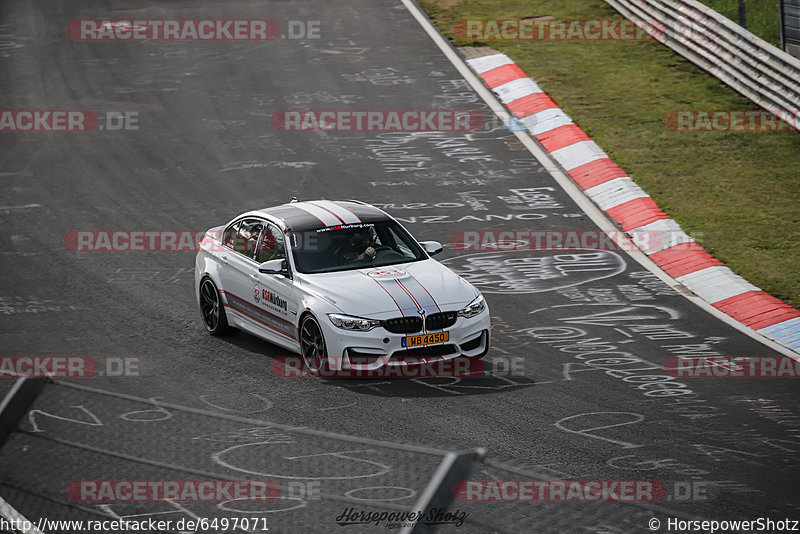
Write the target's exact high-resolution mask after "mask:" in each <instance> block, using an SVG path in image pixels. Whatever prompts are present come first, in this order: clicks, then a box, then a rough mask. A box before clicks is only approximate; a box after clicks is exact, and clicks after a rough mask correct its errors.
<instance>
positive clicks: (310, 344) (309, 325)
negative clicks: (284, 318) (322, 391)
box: [300, 314, 329, 373]
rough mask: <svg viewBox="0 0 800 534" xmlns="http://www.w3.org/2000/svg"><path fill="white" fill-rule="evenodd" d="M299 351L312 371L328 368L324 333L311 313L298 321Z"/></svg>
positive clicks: (317, 371) (316, 371)
mask: <svg viewBox="0 0 800 534" xmlns="http://www.w3.org/2000/svg"><path fill="white" fill-rule="evenodd" d="M300 351H301V352H302V354H303V361H304V362H305V364H306V367H307V368H308V370H309V371H311V372H312V373H319V372H320V371H325V370H327V369H329V366H328V349H327V347H326V346H325V335H324V334H323V333H322V328H321V327H320V326H319V323H318V322H317V320H316V319H315V318H314V316H313V315H311V314H308V315H306V316H305V317H303V320H302V322H301V323H300Z"/></svg>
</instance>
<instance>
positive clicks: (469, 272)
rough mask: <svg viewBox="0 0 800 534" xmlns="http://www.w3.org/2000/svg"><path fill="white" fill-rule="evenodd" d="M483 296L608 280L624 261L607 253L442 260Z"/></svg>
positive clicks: (492, 254)
mask: <svg viewBox="0 0 800 534" xmlns="http://www.w3.org/2000/svg"><path fill="white" fill-rule="evenodd" d="M442 263H443V264H445V265H447V266H448V267H449V268H450V269H452V270H453V271H455V272H456V273H458V274H459V275H461V276H462V277H464V278H466V279H467V280H468V281H469V282H470V283H471V284H473V285H474V286H476V287H477V288H478V289H480V290H481V291H482V292H484V293H512V294H515V293H541V292H544V291H554V290H557V289H563V288H565V287H572V286H577V285H580V284H585V283H587V282H591V281H594V280H600V279H603V278H609V277H611V276H615V275H617V274H619V273H621V272H623V271H624V270H625V266H626V265H625V260H623V259H622V257H621V256H620V255H619V254H616V253H614V252H608V251H596V250H592V251H589V250H586V251H580V250H579V251H572V252H570V253H567V254H554V253H553V252H552V251H549V252H548V251H539V252H531V253H527V254H520V253H495V252H488V253H478V254H466V255H463V256H458V257H456V258H449V259H446V260H442Z"/></svg>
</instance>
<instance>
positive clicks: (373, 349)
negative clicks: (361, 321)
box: [319, 306, 491, 371]
mask: <svg viewBox="0 0 800 534" xmlns="http://www.w3.org/2000/svg"><path fill="white" fill-rule="evenodd" d="M319 319H320V325H321V326H322V329H323V333H324V335H325V343H326V345H327V349H328V350H327V352H328V362H329V365H330V367H331V368H332V369H334V370H355V371H370V370H374V369H379V368H381V367H386V366H388V367H391V366H401V367H406V366H410V365H418V364H424V363H430V362H436V361H444V360H451V359H453V358H458V357H459V356H468V357H477V356H483V355H484V354H486V352H487V351H488V350H489V345H490V334H489V332H490V327H491V322H490V318H489V308H488V306H487V308H486V309H485V310H484V311H483V312H482V313H481V314H479V315H477V316H475V317H471V318H469V319H466V318H464V317H459V318H458V319H457V320H456V322H455V324H454V325H452V326H450V327H448V328H445V329H444V331H447V332H449V338H450V339H449V340H448V341H447V342H445V343H437V344H432V345H425V346H422V347H414V348H411V349H407V348H405V347H403V346H402V341H401V340H402V339H403V338H404V337H406V336H409V335H412V336H413V335H418V334H420V333H421V332H418V333H413V334H395V333H392V332H389V331H388V330H386V329H384V328H382V327H377V328H374V329H372V330H370V331H368V332H357V331H350V330H343V329H341V328H337V327H336V326H334V325H333V324H332V323H331V322H330V320H328V318H327V317H321V318H319ZM441 331H442V330H432V331H429V332H428V333H435V332H441Z"/></svg>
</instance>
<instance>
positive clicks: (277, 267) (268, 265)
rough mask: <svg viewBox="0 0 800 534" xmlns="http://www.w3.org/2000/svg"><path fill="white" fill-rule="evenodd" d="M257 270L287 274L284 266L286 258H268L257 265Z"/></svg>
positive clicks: (265, 272)
mask: <svg viewBox="0 0 800 534" xmlns="http://www.w3.org/2000/svg"><path fill="white" fill-rule="evenodd" d="M258 272H260V273H264V274H282V275H283V276H287V277H288V276H289V269H287V268H286V260H269V261H265V262H264V263H262V264H261V265H259V266H258Z"/></svg>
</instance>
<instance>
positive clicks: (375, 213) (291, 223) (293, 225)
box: [262, 201, 387, 232]
mask: <svg viewBox="0 0 800 534" xmlns="http://www.w3.org/2000/svg"><path fill="white" fill-rule="evenodd" d="M335 202H336V204H339V205H340V206H342V207H343V208H346V209H348V210H350V211H351V212H353V214H354V215H355V216H356V217H358V218H359V219H361V221H362V222H366V223H376V222H381V221H385V220H387V219H386V215H384V214H383V212H381V211H380V210H379V209H377V208H374V207H372V206H368V205H364V204H359V203H357V202H347V201H335ZM262 211H264V212H265V213H269V214H270V215H273V216H275V217H278V218H279V219H281V220H283V222H284V224H285V225H286V226H287V227H288V228H289V229H290V230H294V231H295V232H302V231H304V230H315V229H317V228H325V226H326V225H325V223H323V222H322V221H320V220H319V219H318V218H316V217H315V216H314V215H312V214H310V213H309V212H307V211H306V210H303V209H300V208H298V207H296V206H293V205H292V204H282V205H280V206H275V207H273V208H267V209H265V210H262Z"/></svg>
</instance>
